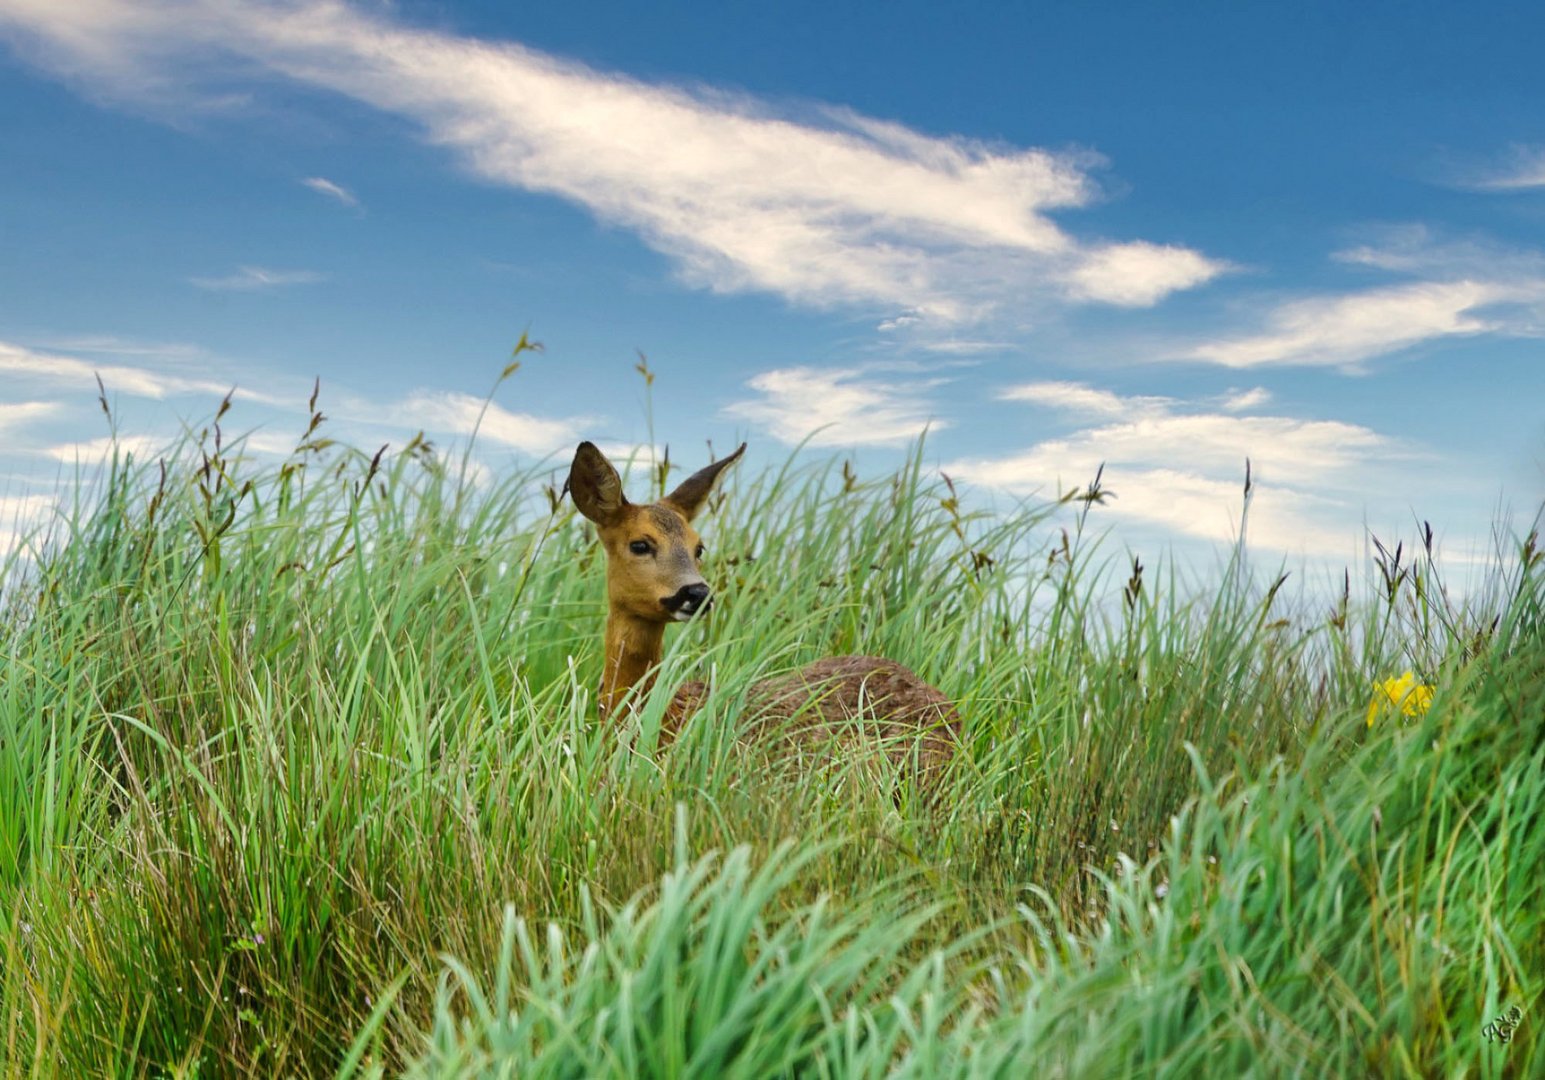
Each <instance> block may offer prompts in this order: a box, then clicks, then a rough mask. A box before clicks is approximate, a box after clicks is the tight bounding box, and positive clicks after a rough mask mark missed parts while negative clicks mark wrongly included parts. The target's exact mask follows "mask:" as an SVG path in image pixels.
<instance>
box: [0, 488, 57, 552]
mask: <svg viewBox="0 0 1545 1080" xmlns="http://www.w3.org/2000/svg"><path fill="white" fill-rule="evenodd" d="M57 506H58V499H57V498H56V497H55V496H53V495H0V558H4V557H5V556H7V555H9V554H10V553H11V552H12V551H14V550H15V549H16V546H17V545H18V544H19V543H21V540H22V538H23V537H24V536H26V535H27V534H28V533H30V532H32V531H33V530H35V529H37V528H38V527H39V526H41V525H42V523H43V521H44V519H45V518H47V517H48V515H50V514H52V513H53V512H54V510H55V508H56V507H57Z"/></svg>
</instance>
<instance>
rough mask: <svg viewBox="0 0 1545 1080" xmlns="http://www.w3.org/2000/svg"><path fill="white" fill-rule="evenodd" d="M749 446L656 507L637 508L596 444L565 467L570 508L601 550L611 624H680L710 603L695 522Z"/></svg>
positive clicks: (690, 480)
mask: <svg viewBox="0 0 1545 1080" xmlns="http://www.w3.org/2000/svg"><path fill="white" fill-rule="evenodd" d="M745 450H746V444H745V443H741V444H740V449H738V450H736V451H735V452H734V453H733V454H731V455H730V456H729V457H725V458H720V459H719V460H718V461H716V462H714V463H713V464H712V465H709V466H707V467H705V468H702V469H699V470H698V471H697V472H695V473H693V474H692V475H691V476H689V477H687V478H686V479H685V480H683V481H682V482H681V484H680V486H679V487H677V488H676V490H675V491H672V492H671V493H670V494H669V495H667V496H665V498H663V499H661V500H660V501H659V502H657V503H650V504H648V505H645V506H635V505H634V504H632V503H630V502H628V500H627V497H626V496H625V495H624V494H623V493H622V478H621V477H620V476H618V475H617V470H616V469H614V468H612V463H611V462H609V461H607V460H606V455H604V454H602V453H601V451H600V450H598V449H596V446H595V444H594V443H589V442H583V443H580V444H579V449H578V450H576V451H575V453H574V464H573V465H572V466H570V468H569V482H568V490H569V492H570V493H571V494H572V495H573V496H574V505H575V506H576V507H578V508H579V512H580V513H581V514H584V515H585V517H587V518H589V519H590V520H591V521H593V522H595V524H596V529H597V531H598V532H599V533H600V537H601V544H602V546H603V547H604V548H605V549H606V591H607V597H608V600H609V601H610V606H611V614H612V616H613V617H622V618H626V619H629V620H636V621H638V622H642V623H646V624H659V625H660V626H662V627H663V626H664V624H666V623H668V622H671V621H673V620H676V621H685V620H687V619H690V618H692V617H693V616H694V615H700V614H702V613H703V612H705V611H707V610H708V609H709V607H710V606H711V605H712V603H713V599H712V595H711V593H710V590H709V588H708V583H707V582H705V581H704V580H703V574H702V570H701V568H700V565H699V561H700V560H701V559H702V557H703V543H702V540H701V539H700V538H699V537H698V535H697V533H696V531H694V530H693V528H692V519H693V518H694V517H696V516H697V512H698V511H699V510H700V509H702V507H703V504H704V503H706V502H707V501H708V496H709V494H710V493H711V492H712V491H713V487H714V483H715V482H716V481H717V480H718V479H719V474H720V473H722V472H723V471H724V470H725V469H727V468H728V467H729V466H731V465H733V464H734V463H735V462H736V461H737V460H738V459H739V458H740V455H741V454H743V453H745Z"/></svg>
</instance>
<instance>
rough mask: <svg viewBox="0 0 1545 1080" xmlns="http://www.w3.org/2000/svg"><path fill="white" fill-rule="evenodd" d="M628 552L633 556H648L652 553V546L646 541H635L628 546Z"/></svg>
mask: <svg viewBox="0 0 1545 1080" xmlns="http://www.w3.org/2000/svg"><path fill="white" fill-rule="evenodd" d="M628 550H629V551H631V552H632V553H633V554H635V555H649V554H652V553H653V552H654V546H653V545H652V544H650V543H649V541H648V540H635V541H633V542H632V543H631V544H629V545H628Z"/></svg>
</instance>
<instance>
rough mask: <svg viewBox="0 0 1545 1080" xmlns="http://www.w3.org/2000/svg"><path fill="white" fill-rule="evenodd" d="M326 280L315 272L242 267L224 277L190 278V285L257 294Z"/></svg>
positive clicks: (221, 290) (216, 290) (214, 289)
mask: <svg viewBox="0 0 1545 1080" xmlns="http://www.w3.org/2000/svg"><path fill="white" fill-rule="evenodd" d="M323 280H326V275H324V274H319V273H317V272H316V271H315V270H269V269H267V268H265V267H262V266H241V267H237V269H236V272H235V273H232V274H226V275H225V276H224V277H195V278H189V279H188V281H189V283H191V284H193V285H197V286H198V287H199V288H201V289H210V290H212V291H215V292H257V291H259V290H262V289H279V288H284V287H285V286H288V285H312V284H315V283H316V282H318V281H323Z"/></svg>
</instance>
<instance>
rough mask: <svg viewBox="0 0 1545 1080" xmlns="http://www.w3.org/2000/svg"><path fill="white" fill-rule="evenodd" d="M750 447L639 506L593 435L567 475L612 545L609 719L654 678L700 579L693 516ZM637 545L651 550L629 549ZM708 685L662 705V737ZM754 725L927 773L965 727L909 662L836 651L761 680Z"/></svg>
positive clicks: (604, 682) (605, 692) (692, 686)
mask: <svg viewBox="0 0 1545 1080" xmlns="http://www.w3.org/2000/svg"><path fill="white" fill-rule="evenodd" d="M744 451H745V446H744V445H742V446H741V447H740V449H739V450H736V451H735V453H733V454H731V455H730V456H729V457H728V458H724V459H721V460H720V461H717V462H715V463H714V464H712V465H710V466H708V467H707V468H705V469H702V470H699V471H698V472H697V473H694V474H693V475H692V476H691V477H689V478H688V479H687V480H685V481H683V482H682V484H681V486H680V487H678V488H677V489H676V490H675V491H673V492H671V494H670V495H667V496H666V497H665V498H664V499H663V500H662V501H660V502H658V503H654V504H652V505H649V506H634V505H632V504H630V503H629V502H628V501H627V499H626V498H625V497H624V496H623V494H622V483H621V480H620V478H618V476H617V473H616V470H614V469H613V468H612V467H611V464H610V463H609V462H608V461H607V460H606V458H605V457H604V456H603V455H602V454H601V452H600V451H599V450H597V449H596V448H595V446H594V445H592V444H591V443H588V442H587V443H581V444H580V446H579V449H578V451H577V452H576V453H575V455H574V465H573V467H572V468H571V469H570V472H569V484H568V487H569V490H570V491H571V492H572V493H573V495H574V502H575V505H576V506H578V507H579V509H580V511H581V512H582V513H583V514H584V515H585V516H586V517H588V518H590V520H592V521H594V522H595V523H596V526H597V528H598V530H599V532H600V537H601V543H602V545H603V546H604V547H605V549H606V588H607V598H608V602H609V603H608V615H607V620H606V658H605V663H604V667H603V670H602V676H601V691H600V697H599V699H598V706H599V708H600V712H601V715H602V716H603V717H606V716H608V715H610V714H611V713H612V711H613V710H615V709H616V708H617V706H618V705H620V704H621V703H622V701H623V700H624V698H626V697H627V695H628V694H629V693H630V692H633V693H634V694H635V700H637V699H638V697H640V696H642V695H643V694H644V693H646V692H647V691H648V690H649V688H650V686H651V685H652V684H653V681H654V677H655V669H656V667H657V666H658V664H659V663H660V657H661V654H662V652H663V646H664V639H665V626H666V624H667V623H668V622H670V621H672V616H671V614H670V612H669V611H668V610H667V609H666V607H665V606H664V604H663V601H664V598H666V597H669V596H671V595H672V594H674V593H675V592H676V591H677V590H678V589H679V588H681V587H682V586H683V585H684V584H690V583H692V582H701V581H702V576H701V572H700V570H699V567H698V553H699V551H700V550H701V548H700V540H699V538H698V534H697V533H696V532H695V531H693V529H692V526H691V520H692V518H693V517H694V516H695V515H696V513H697V511H698V509H699V508H700V507H701V506H702V505H703V503H704V502H705V501H706V500H707V498H708V495H709V493H710V492H711V491H712V490H713V485H714V483H715V481H716V480H717V479H718V476H719V474H720V472H722V471H723V470H724V469H725V468H727V467H728V466H729V465H730V464H732V463H733V462H734V461H735V460H736V459H738V458H739V457H740V455H741V454H742V453H743V452H744ZM639 541H642V542H644V543H646V544H648V545H650V546H651V548H652V551H651V553H650V554H649V555H647V556H643V555H638V554H636V553H634V552H633V551H632V550H631V547H630V545H633V544H634V543H636V542H639ZM707 693H708V688H707V687H706V686H705V685H704V684H703V683H701V682H696V681H689V682H684V683H682V684H681V686H679V687H678V688H677V689H676V692H675V694H674V695H673V696H672V698H671V702H670V705H669V706H668V707H667V711H666V716H665V725H664V728H665V730H664V732H663V734H664V736H665V737H666V738H667V739H671V738H674V736H675V735H676V733H677V732H678V731H679V730H680V729H681V726H682V725H683V724H685V723H686V722H687V720H688V719H689V718H690V717H691V716H692V714H693V713H695V712H697V711H698V709H700V708H701V707H702V704H703V701H704V699H705V698H706V697H707ZM747 708H748V711H749V715H750V716H751V717H752V718H753V720H754V721H755V722H756V723H757V725H758V726H759V727H763V728H766V729H769V730H777V731H780V732H783V733H785V734H787V735H788V736H789V737H790V738H792V739H794V740H795V741H796V742H797V743H798V744H799V745H800V746H801V747H805V746H809V745H811V744H820V743H824V744H827V745H830V744H831V743H832V742H836V743H838V744H850V745H851V744H853V743H855V742H856V741H859V740H862V741H865V742H869V743H871V744H875V745H879V746H880V747H881V748H882V749H883V751H884V753H885V754H886V755H887V756H888V757H890V758H891V760H893V761H895V762H896V763H897V764H899V765H902V766H903V767H905V768H907V769H909V770H912V769H915V770H916V774H917V776H918V778H919V780H920V781H924V782H926V781H928V780H931V779H933V778H934V777H936V776H937V774H938V772H939V771H940V770H941V769H942V768H943V767H944V766H945V765H946V764H947V763H948V762H949V759H950V758H951V756H952V755H953V754H954V752H955V749H956V746H957V745H958V739H959V735H960V715H959V714H958V713H957V712H956V711H955V707H954V706H953V705H952V704H951V703H950V701H949V699H948V698H946V697H945V696H944V695H943V694H942V693H940V692H939V691H938V690H937V689H935V688H934V687H933V686H931V685H929V684H928V683H927V682H925V681H923V680H922V679H921V678H919V677H918V676H917V675H916V674H915V673H914V672H912V671H911V670H909V669H908V668H906V667H904V666H902V665H901V664H898V663H896V662H895V661H893V660H886V659H884V658H883V657H878V656H829V657H826V658H825V659H822V660H817V661H815V662H814V663H812V664H808V665H806V666H805V667H803V668H801V669H800V670H798V671H795V672H791V673H789V674H787V675H780V676H776V677H774V678H771V679H764V680H762V681H760V682H758V683H755V684H753V685H752V686H751V688H750V689H749V691H748V693H747Z"/></svg>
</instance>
